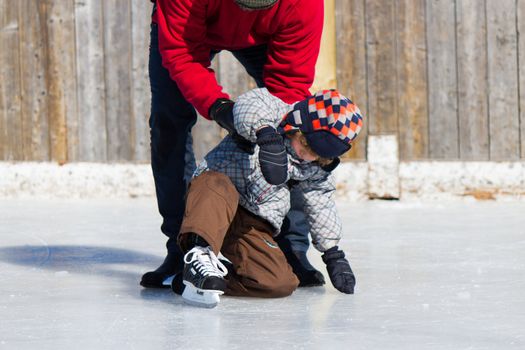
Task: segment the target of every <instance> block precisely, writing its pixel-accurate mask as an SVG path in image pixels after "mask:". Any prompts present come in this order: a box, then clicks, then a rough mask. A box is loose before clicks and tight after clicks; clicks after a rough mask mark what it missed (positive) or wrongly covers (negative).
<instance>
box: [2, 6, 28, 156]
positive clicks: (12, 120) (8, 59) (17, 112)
mask: <svg viewBox="0 0 525 350" xmlns="http://www.w3.org/2000/svg"><path fill="white" fill-rule="evenodd" d="M17 3H18V0H0V77H1V79H0V159H1V160H22V159H23V158H24V155H23V148H22V117H21V100H20V92H21V91H20V61H19V25H18V9H19V7H18V6H17Z"/></svg>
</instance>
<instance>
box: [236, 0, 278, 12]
mask: <svg viewBox="0 0 525 350" xmlns="http://www.w3.org/2000/svg"><path fill="white" fill-rule="evenodd" d="M235 2H236V3H237V5H239V6H240V7H241V8H244V9H247V10H264V9H268V8H270V7H272V6H273V5H274V4H275V3H276V2H277V0H235Z"/></svg>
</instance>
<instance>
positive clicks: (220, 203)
mask: <svg viewBox="0 0 525 350" xmlns="http://www.w3.org/2000/svg"><path fill="white" fill-rule="evenodd" d="M238 203H239V194H238V192H237V190H236V189H235V186H234V185H233V184H232V182H231V181H230V179H229V178H228V177H227V176H226V175H224V174H221V173H218V172H213V171H207V172H205V173H202V174H201V175H199V176H197V177H196V178H194V179H193V180H192V181H191V183H190V187H189V189H188V194H187V199H186V211H185V213H184V219H183V221H182V227H181V231H180V234H179V245H180V246H181V248H182V249H183V251H186V238H187V236H188V234H189V233H194V234H197V235H199V236H200V237H202V238H203V239H204V240H206V242H208V244H210V246H211V247H212V249H213V251H214V252H215V253H216V254H218V253H219V251H220V252H221V253H222V254H223V255H224V256H225V257H226V258H228V259H229V260H230V261H231V262H232V263H233V268H234V271H233V272H228V275H227V276H226V280H227V290H226V294H228V295H235V296H251V297H263V298H276V297H284V296H288V295H290V294H292V292H293V291H294V290H295V289H296V288H297V286H298V285H299V281H298V279H297V277H296V276H295V274H294V273H293V271H292V268H291V267H290V265H288V262H287V261H286V257H285V256H284V254H283V252H282V251H281V249H279V246H278V245H277V243H276V242H275V241H274V240H273V238H272V232H273V230H274V229H273V227H272V226H271V225H270V224H269V223H268V222H266V221H265V220H264V219H262V218H260V217H258V216H256V215H254V214H252V213H250V212H249V211H248V210H246V209H244V208H242V207H241V206H239V205H238Z"/></svg>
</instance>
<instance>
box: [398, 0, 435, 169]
mask: <svg viewBox="0 0 525 350" xmlns="http://www.w3.org/2000/svg"><path fill="white" fill-rule="evenodd" d="M396 23H397V28H396V34H397V40H396V41H397V75H398V82H397V96H398V101H399V102H398V103H399V107H398V108H399V110H398V113H399V133H398V135H399V156H400V159H401V160H414V159H426V158H428V103H427V102H428V100H427V93H428V87H427V65H426V55H427V48H426V37H425V0H397V6H396Z"/></svg>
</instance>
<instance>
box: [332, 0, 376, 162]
mask: <svg viewBox="0 0 525 350" xmlns="http://www.w3.org/2000/svg"><path fill="white" fill-rule="evenodd" d="M335 26H336V43H337V44H336V78H337V88H338V89H339V91H341V93H342V94H343V95H345V96H347V97H348V98H350V99H351V100H352V101H354V102H355V103H356V104H357V105H358V106H359V109H361V112H362V113H363V116H364V126H363V128H362V129H361V133H360V134H359V137H358V138H357V139H356V141H355V143H354V145H353V146H352V150H351V151H350V152H349V153H348V155H347V156H346V157H345V158H348V159H358V160H365V159H366V140H367V134H368V127H367V125H368V113H367V112H368V111H367V104H368V97H367V88H366V78H367V77H366V35H365V1H364V0H345V1H336V3H335Z"/></svg>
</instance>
